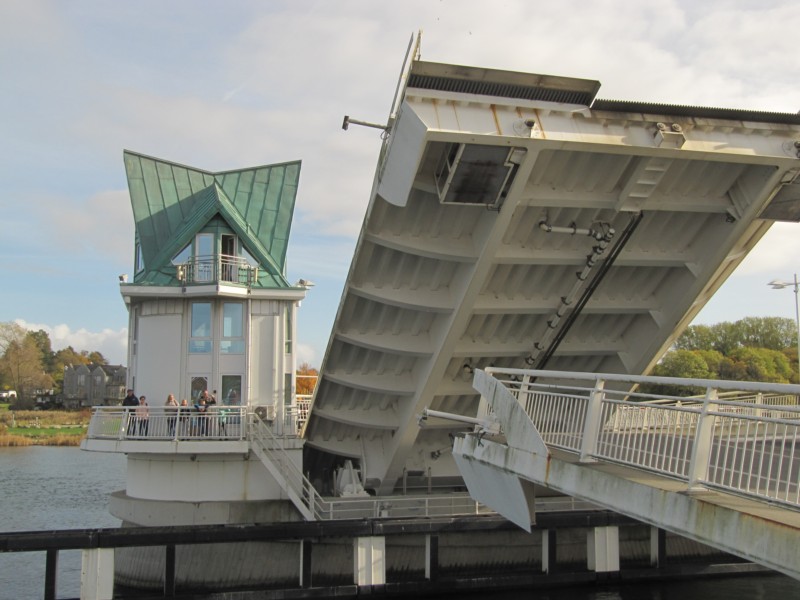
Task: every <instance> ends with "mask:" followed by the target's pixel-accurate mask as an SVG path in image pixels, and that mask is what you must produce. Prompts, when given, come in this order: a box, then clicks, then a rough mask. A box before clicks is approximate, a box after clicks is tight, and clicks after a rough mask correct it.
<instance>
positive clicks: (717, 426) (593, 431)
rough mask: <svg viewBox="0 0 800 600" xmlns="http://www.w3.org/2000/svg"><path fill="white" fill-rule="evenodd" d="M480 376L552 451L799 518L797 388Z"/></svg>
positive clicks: (508, 372) (515, 373)
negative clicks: (674, 391)
mask: <svg viewBox="0 0 800 600" xmlns="http://www.w3.org/2000/svg"><path fill="white" fill-rule="evenodd" d="M486 372H487V374H489V375H491V376H493V377H495V378H496V379H498V380H499V381H500V382H501V383H502V384H503V385H504V386H505V387H506V388H507V389H508V390H509V391H510V392H511V393H512V394H513V395H514V396H515V397H516V399H517V401H518V402H519V403H520V405H521V406H522V407H523V408H524V409H525V411H526V412H527V413H528V415H529V416H530V417H531V420H532V421H533V424H534V425H535V427H536V428H537V430H538V431H539V433H540V435H541V437H542V439H543V440H544V442H545V443H546V444H548V445H549V446H551V447H553V448H559V449H562V450H566V451H569V452H572V453H576V454H579V455H580V457H581V459H582V460H584V461H592V460H604V461H610V462H616V463H621V464H624V465H628V466H632V467H636V468H640V469H644V470H647V471H653V472H656V473H659V474H661V475H666V476H669V477H673V478H676V479H680V480H683V481H686V482H687V483H688V484H689V488H696V487H709V488H716V489H720V490H724V491H728V492H733V493H737V494H743V495H747V496H752V497H757V498H760V499H764V500H769V501H772V502H779V503H781V504H785V505H788V506H790V507H793V508H797V509H800V486H798V478H799V476H800V406H798V395H799V394H800V386H798V385H780V384H765V383H754V382H735V381H711V380H702V379H674V378H655V377H637V376H626V375H609V374H590V373H571V372H552V371H533V370H530V371H528V370H521V369H497V368H491V369H486ZM543 380H546V381H550V382H552V381H564V382H570V383H569V384H557V383H556V384H554V383H544V382H543ZM584 382H586V383H585V384H584ZM643 383H654V384H659V385H679V386H697V387H700V388H705V394H704V396H703V398H702V399H698V398H683V397H680V396H670V395H664V394H658V395H654V394H645V393H641V392H637V391H632V390H633V388H634V386H635V385H639V384H643ZM724 397H727V398H734V399H723V398H724ZM483 404H484V403H482V405H483ZM490 413H491V411H487V413H486V414H490ZM479 416H484V415H479Z"/></svg>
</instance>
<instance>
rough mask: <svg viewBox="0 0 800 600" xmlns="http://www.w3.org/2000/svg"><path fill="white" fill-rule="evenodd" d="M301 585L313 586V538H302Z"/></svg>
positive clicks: (302, 586) (304, 586) (303, 586)
mask: <svg viewBox="0 0 800 600" xmlns="http://www.w3.org/2000/svg"><path fill="white" fill-rule="evenodd" d="M300 587H301V588H310V587H311V540H300Z"/></svg>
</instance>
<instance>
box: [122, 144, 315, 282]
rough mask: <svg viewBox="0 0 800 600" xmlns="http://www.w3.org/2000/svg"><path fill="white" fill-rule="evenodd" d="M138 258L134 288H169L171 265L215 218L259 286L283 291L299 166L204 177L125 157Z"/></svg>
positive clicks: (193, 171) (146, 159)
mask: <svg viewBox="0 0 800 600" xmlns="http://www.w3.org/2000/svg"><path fill="white" fill-rule="evenodd" d="M124 159H125V170H126V173H127V176H128V188H129V190H130V196H131V206H132V208H133V218H134V221H135V224H136V235H137V239H138V242H139V244H140V246H141V252H142V257H143V259H144V267H145V268H144V271H142V272H140V273H137V274H136V276H135V278H134V281H135V282H136V283H139V284H154V285H170V284H176V283H177V280H176V279H175V269H174V267H173V265H172V263H171V259H172V257H173V256H175V255H176V254H177V253H178V252H180V251H181V249H182V248H184V247H185V246H186V245H187V244H188V243H189V242H191V241H192V238H193V237H194V236H195V234H197V233H198V232H199V231H201V230H202V229H203V228H204V227H206V226H207V225H209V224H211V223H212V222H215V219H216V218H217V216H219V217H220V218H221V219H222V220H223V221H224V222H225V224H227V226H228V227H230V229H232V230H233V231H234V232H235V233H236V234H237V235H238V236H239V239H240V240H241V241H242V243H243V244H244V245H245V247H246V248H247V250H248V251H249V252H250V253H251V254H252V256H253V257H254V258H255V259H256V260H258V262H259V269H260V271H259V272H260V273H261V276H260V277H259V287H289V284H288V283H287V281H286V278H285V274H286V249H287V246H288V243H289V232H290V230H291V226H292V215H293V213H294V203H295V198H296V196H297V184H298V179H299V176H300V162H299V161H296V162H289V163H282V164H277V165H267V166H262V167H254V168H250V169H241V170H236V171H223V172H220V173H212V172H209V171H202V170H200V169H193V168H191V167H186V166H183V165H179V164H176V163H172V162H167V161H164V160H160V159H156V158H152V157H150V156H144V155H142V154H136V153H134V152H130V151H127V150H126V151H125V152H124Z"/></svg>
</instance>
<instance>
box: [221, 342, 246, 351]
mask: <svg viewBox="0 0 800 600" xmlns="http://www.w3.org/2000/svg"><path fill="white" fill-rule="evenodd" d="M219 351H220V352H221V353H222V354H244V340H220V342H219Z"/></svg>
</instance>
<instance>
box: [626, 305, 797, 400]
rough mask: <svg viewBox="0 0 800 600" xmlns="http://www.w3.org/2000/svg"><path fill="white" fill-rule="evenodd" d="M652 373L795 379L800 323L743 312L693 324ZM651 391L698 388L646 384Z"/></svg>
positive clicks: (773, 380)
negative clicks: (799, 325) (727, 318)
mask: <svg viewBox="0 0 800 600" xmlns="http://www.w3.org/2000/svg"><path fill="white" fill-rule="evenodd" d="M650 375H657V376H662V377H684V378H697V379H726V380H732V381H763V382H771V383H797V382H798V362H797V324H796V322H795V321H793V320H792V319H785V318H781V317H745V318H744V319H741V320H739V321H735V322H730V321H725V322H723V323H717V324H716V325H692V326H690V327H688V328H687V329H686V331H684V332H683V334H681V336H680V337H678V339H677V340H676V341H675V344H674V346H673V348H672V349H670V351H669V352H667V353H666V354H665V355H664V357H663V358H662V359H661V360H660V361H659V363H658V364H657V365H656V366H655V367H654V368H653V369H652V370H651V372H650ZM642 391H646V392H650V393H672V394H676V393H677V394H678V395H691V394H695V393H698V389H697V388H689V387H685V388H680V389H679V390H677V391H676V390H675V389H674V388H672V389H670V390H667V389H665V388H664V386H653V385H651V386H642Z"/></svg>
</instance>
